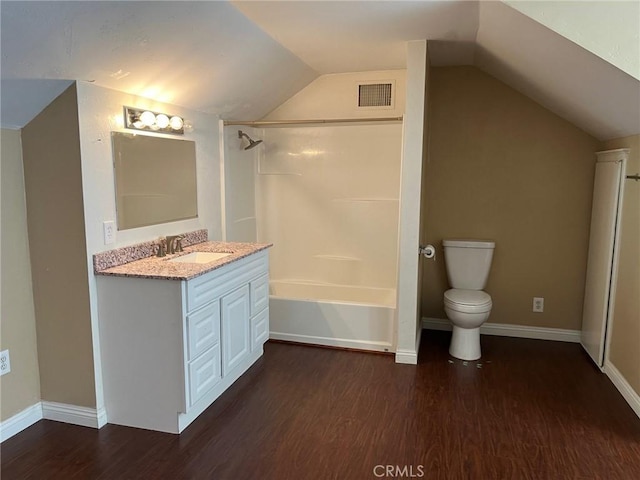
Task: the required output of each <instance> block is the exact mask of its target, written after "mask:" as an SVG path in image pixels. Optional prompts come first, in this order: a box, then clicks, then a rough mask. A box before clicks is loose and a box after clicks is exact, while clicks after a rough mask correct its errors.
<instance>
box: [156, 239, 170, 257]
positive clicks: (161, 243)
mask: <svg viewBox="0 0 640 480" xmlns="http://www.w3.org/2000/svg"><path fill="white" fill-rule="evenodd" d="M156 245H157V246H158V251H157V252H156V257H164V256H165V255H166V254H167V240H166V239H165V238H164V237H160V238H159V239H158V243H157V244H156Z"/></svg>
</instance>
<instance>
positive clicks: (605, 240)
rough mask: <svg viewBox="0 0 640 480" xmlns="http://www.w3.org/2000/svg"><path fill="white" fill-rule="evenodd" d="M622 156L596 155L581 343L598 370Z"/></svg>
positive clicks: (610, 293) (606, 314)
mask: <svg viewBox="0 0 640 480" xmlns="http://www.w3.org/2000/svg"><path fill="white" fill-rule="evenodd" d="M621 153H622V154H623V155H621ZM624 153H625V151H624V150H613V151H608V152H599V153H597V154H596V155H597V156H598V160H597V161H596V175H595V183H594V186H593V204H592V207H591V228H590V234H589V256H588V260H587V275H586V282H585V291H584V308H583V311H582V337H581V343H582V346H583V347H584V349H585V350H586V351H587V353H588V354H589V356H591V358H592V359H593V361H594V362H595V363H596V365H598V367H602V366H603V365H604V348H605V339H606V334H607V323H608V318H609V314H610V312H611V310H612V307H613V305H612V302H613V291H612V280H613V275H612V271H613V269H614V264H615V262H614V261H615V256H614V250H615V248H614V247H615V244H616V231H617V225H618V217H619V208H620V205H621V202H620V196H621V183H622V175H623V172H624V168H623V167H624V165H623V159H624V158H625V155H624Z"/></svg>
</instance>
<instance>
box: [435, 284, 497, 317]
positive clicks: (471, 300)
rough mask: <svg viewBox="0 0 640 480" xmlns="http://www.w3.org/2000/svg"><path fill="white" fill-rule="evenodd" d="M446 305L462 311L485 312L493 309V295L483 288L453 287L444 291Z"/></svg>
mask: <svg viewBox="0 0 640 480" xmlns="http://www.w3.org/2000/svg"><path fill="white" fill-rule="evenodd" d="M444 305H445V307H447V308H450V309H451V310H455V311H457V312H462V313H483V312H489V311H491V307H492V305H493V304H492V302H491V295H489V294H488V293H487V292H483V291H482V290H465V289H461V288H452V289H450V290H447V291H446V292H444Z"/></svg>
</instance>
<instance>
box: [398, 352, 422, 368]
mask: <svg viewBox="0 0 640 480" xmlns="http://www.w3.org/2000/svg"><path fill="white" fill-rule="evenodd" d="M396 363H403V364H405V365H417V364H418V352H412V351H410V350H397V351H396Z"/></svg>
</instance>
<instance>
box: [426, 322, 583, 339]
mask: <svg viewBox="0 0 640 480" xmlns="http://www.w3.org/2000/svg"><path fill="white" fill-rule="evenodd" d="M422 328H424V329H427V330H451V322H450V321H449V320H444V319H442V318H423V319H422ZM480 333H481V334H482V335H497V336H500V337H517V338H532V339H536V340H554V341H556V342H569V343H580V330H566V329H564V328H546V327H532V326H528V325H509V324H503V323H485V324H484V325H482V326H481V327H480Z"/></svg>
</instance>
